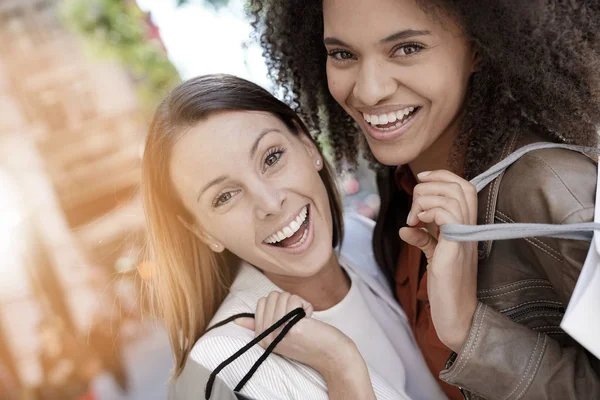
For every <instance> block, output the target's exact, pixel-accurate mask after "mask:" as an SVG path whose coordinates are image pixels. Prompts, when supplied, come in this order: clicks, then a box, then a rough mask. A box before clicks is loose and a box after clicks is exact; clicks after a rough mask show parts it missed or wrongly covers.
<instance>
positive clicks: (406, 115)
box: [361, 106, 421, 131]
mask: <svg viewBox="0 0 600 400" xmlns="http://www.w3.org/2000/svg"><path fill="white" fill-rule="evenodd" d="M420 109H421V107H418V106H416V107H415V106H411V107H406V108H403V109H401V110H397V111H392V112H389V113H385V114H365V113H361V114H362V116H363V118H364V120H365V121H366V122H367V123H368V124H369V125H370V126H371V127H372V128H373V129H377V130H380V131H393V130H396V129H398V128H401V127H402V126H404V125H406V124H407V123H408V121H410V120H411V119H412V118H413V116H414V115H415V114H416V113H417V112H418V111H419V110H420Z"/></svg>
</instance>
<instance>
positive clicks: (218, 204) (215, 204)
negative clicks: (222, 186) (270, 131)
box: [212, 147, 286, 209]
mask: <svg viewBox="0 0 600 400" xmlns="http://www.w3.org/2000/svg"><path fill="white" fill-rule="evenodd" d="M285 152H286V149H285V148H283V147H274V148H271V149H269V150H268V151H267V154H266V155H265V159H264V163H265V164H266V163H267V159H268V158H269V157H271V156H273V155H275V154H278V157H277V159H276V160H275V162H274V163H273V164H271V165H267V166H266V167H265V168H263V172H264V171H265V170H266V169H267V168H269V167H272V166H274V165H275V164H277V163H278V162H279V160H281V157H282V156H283V154H284V153H285ZM240 191H241V190H233V191H229V192H225V193H221V194H220V195H219V196H217V197H216V198H215V199H214V200H213V202H212V208H213V209H214V208H218V207H221V206H224V205H225V204H227V203H229V202H230V201H231V199H232V198H233V196H235V195H236V194H238V193H239V192H240ZM227 195H229V198H227V199H223V198H224V197H225V196H227Z"/></svg>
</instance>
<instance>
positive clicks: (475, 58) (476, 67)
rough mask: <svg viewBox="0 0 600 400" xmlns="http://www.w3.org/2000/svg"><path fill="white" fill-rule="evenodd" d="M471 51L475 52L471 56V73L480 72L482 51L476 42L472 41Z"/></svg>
mask: <svg viewBox="0 0 600 400" xmlns="http://www.w3.org/2000/svg"><path fill="white" fill-rule="evenodd" d="M471 52H472V53H473V55H472V57H471V73H474V72H479V71H480V69H481V53H480V51H479V46H477V44H476V43H471Z"/></svg>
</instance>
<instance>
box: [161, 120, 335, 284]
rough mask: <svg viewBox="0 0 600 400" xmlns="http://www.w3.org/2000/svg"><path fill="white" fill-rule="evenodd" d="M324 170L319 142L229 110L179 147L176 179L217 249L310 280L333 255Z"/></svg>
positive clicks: (274, 122) (198, 226) (275, 271)
mask: <svg viewBox="0 0 600 400" xmlns="http://www.w3.org/2000/svg"><path fill="white" fill-rule="evenodd" d="M317 160H318V161H317ZM322 165H323V160H322V159H321V156H320V154H319V152H318V151H317V149H316V148H315V146H314V144H313V143H312V142H311V141H310V140H309V139H308V138H307V137H306V136H305V135H294V134H292V132H290V130H289V129H288V128H287V127H286V126H285V124H284V123H283V122H281V121H280V120H279V119H278V118H277V117H275V116H273V115H271V114H268V113H263V112H246V111H224V112H220V113H216V114H214V115H212V116H210V117H209V118H208V119H206V120H204V121H202V122H200V123H198V124H197V125H196V126H195V127H193V128H191V129H190V130H189V131H188V132H187V133H185V134H184V136H183V137H182V138H181V140H179V141H178V142H177V144H176V145H175V146H174V148H173V153H172V161H171V179H172V181H173V184H174V186H175V189H176V190H177V192H178V193H179V195H180V197H181V199H182V200H183V203H184V205H185V207H186V208H187V209H188V210H190V211H191V213H192V214H193V215H194V217H195V220H196V221H197V223H196V226H195V227H194V228H193V229H194V230H195V232H196V233H197V235H198V236H199V237H200V239H201V240H203V241H204V242H205V243H206V244H207V245H208V246H210V247H211V248H212V249H213V250H222V249H223V248H226V249H228V250H229V251H231V252H232V253H233V254H235V255H237V256H238V257H240V258H241V259H243V260H246V261H247V262H249V263H250V264H252V265H254V266H256V267H258V268H260V269H261V270H263V271H264V272H265V273H268V274H271V275H280V276H286V277H294V276H296V277H310V276H313V275H315V274H316V273H317V272H319V271H320V269H321V268H323V267H324V266H325V265H326V264H327V262H328V261H329V260H330V258H331V256H332V254H333V249H332V246H331V243H332V236H333V228H332V226H333V224H332V217H331V211H330V207H329V199H328V195H327V190H326V188H325V185H324V184H323V181H322V180H321V177H320V175H319V171H320V170H321V169H322ZM215 245H216V246H217V247H216V248H215Z"/></svg>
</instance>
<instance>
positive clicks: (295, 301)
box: [287, 295, 313, 318]
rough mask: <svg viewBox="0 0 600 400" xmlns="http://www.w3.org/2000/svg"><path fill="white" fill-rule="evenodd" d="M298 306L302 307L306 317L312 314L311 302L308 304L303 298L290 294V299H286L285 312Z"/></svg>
mask: <svg viewBox="0 0 600 400" xmlns="http://www.w3.org/2000/svg"><path fill="white" fill-rule="evenodd" d="M299 307H300V308H303V309H304V313H305V314H306V318H310V317H311V316H312V313H313V306H312V304H310V303H309V302H308V301H306V300H304V299H303V298H302V297H300V296H296V295H292V296H291V297H290V300H289V301H288V308H287V312H291V311H292V310H295V309H296V308H299Z"/></svg>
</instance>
